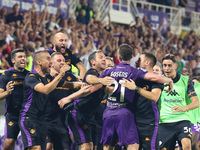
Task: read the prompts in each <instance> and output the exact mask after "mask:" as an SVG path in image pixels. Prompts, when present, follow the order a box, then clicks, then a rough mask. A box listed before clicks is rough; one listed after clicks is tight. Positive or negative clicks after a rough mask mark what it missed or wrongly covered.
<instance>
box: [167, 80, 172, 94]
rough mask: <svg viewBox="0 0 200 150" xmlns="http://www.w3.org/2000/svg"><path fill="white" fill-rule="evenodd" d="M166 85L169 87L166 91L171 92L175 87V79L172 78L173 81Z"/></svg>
mask: <svg viewBox="0 0 200 150" xmlns="http://www.w3.org/2000/svg"><path fill="white" fill-rule="evenodd" d="M165 86H167V87H168V89H165V91H166V92H167V93H168V92H171V90H172V89H173V80H172V79H171V81H170V82H169V83H167V84H165Z"/></svg>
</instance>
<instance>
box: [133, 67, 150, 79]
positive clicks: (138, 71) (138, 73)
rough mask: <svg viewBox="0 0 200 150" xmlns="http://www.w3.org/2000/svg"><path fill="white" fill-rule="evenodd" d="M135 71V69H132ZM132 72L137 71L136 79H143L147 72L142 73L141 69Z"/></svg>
mask: <svg viewBox="0 0 200 150" xmlns="http://www.w3.org/2000/svg"><path fill="white" fill-rule="evenodd" d="M134 69H136V68H134ZM133 71H134V72H135V71H137V78H140V79H144V76H145V75H146V73H147V71H143V70H141V69H136V70H133Z"/></svg>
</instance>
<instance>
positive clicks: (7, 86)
mask: <svg viewBox="0 0 200 150" xmlns="http://www.w3.org/2000/svg"><path fill="white" fill-rule="evenodd" d="M13 90H14V83H13V81H10V82H8V83H7V85H6V91H7V92H8V94H11V93H12V91H13Z"/></svg>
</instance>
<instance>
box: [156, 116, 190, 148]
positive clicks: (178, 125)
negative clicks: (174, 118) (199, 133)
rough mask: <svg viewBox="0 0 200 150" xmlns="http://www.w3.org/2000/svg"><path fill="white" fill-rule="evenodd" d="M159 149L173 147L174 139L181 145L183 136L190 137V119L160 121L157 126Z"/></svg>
mask: <svg viewBox="0 0 200 150" xmlns="http://www.w3.org/2000/svg"><path fill="white" fill-rule="evenodd" d="M158 132H159V135H158V137H159V149H161V148H163V147H166V148H168V149H174V148H175V145H176V141H178V143H179V145H180V146H182V145H181V140H182V139H183V138H188V139H190V140H191V139H192V138H191V137H192V131H191V126H190V121H186V120H184V121H179V122H175V123H161V124H159V128H158Z"/></svg>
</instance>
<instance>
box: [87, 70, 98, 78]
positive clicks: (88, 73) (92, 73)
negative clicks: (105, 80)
mask: <svg viewBox="0 0 200 150" xmlns="http://www.w3.org/2000/svg"><path fill="white" fill-rule="evenodd" d="M88 75H94V76H96V77H99V73H98V72H97V71H96V70H95V69H91V70H89V71H87V72H86V74H85V79H86V77H87V76H88Z"/></svg>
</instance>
